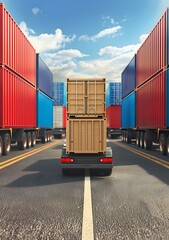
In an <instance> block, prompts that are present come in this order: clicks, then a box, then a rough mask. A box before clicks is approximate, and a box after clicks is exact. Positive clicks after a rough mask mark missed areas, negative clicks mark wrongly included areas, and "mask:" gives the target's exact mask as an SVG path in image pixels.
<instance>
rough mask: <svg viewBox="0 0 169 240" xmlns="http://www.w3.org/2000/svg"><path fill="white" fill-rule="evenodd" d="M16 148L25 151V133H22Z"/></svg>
mask: <svg viewBox="0 0 169 240" xmlns="http://www.w3.org/2000/svg"><path fill="white" fill-rule="evenodd" d="M18 147H19V149H20V150H25V149H26V147H27V137H26V133H25V132H23V133H22V138H21V140H20V141H18Z"/></svg>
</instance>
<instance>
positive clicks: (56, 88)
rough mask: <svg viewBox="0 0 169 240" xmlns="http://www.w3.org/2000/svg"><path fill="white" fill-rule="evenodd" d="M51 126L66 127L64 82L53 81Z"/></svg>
mask: <svg viewBox="0 0 169 240" xmlns="http://www.w3.org/2000/svg"><path fill="white" fill-rule="evenodd" d="M53 99H54V106H53V128H62V129H65V128H66V86H65V83H64V82H54V83H53Z"/></svg>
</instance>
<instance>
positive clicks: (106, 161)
mask: <svg viewBox="0 0 169 240" xmlns="http://www.w3.org/2000/svg"><path fill="white" fill-rule="evenodd" d="M100 162H101V163H112V162H113V158H101V159H100Z"/></svg>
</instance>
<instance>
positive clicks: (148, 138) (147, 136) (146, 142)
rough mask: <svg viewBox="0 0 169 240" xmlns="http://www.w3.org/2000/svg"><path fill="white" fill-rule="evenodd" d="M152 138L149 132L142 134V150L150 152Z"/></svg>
mask: <svg viewBox="0 0 169 240" xmlns="http://www.w3.org/2000/svg"><path fill="white" fill-rule="evenodd" d="M152 143H153V142H152V137H151V133H150V131H146V132H145V133H144V149H146V150H151V149H152Z"/></svg>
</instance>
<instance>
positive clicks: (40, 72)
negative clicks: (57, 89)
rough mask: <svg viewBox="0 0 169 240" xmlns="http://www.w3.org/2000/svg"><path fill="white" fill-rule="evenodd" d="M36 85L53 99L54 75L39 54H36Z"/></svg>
mask: <svg viewBox="0 0 169 240" xmlns="http://www.w3.org/2000/svg"><path fill="white" fill-rule="evenodd" d="M36 84H37V88H39V89H40V91H42V92H43V93H45V94H46V95H48V96H49V97H50V98H52V96H53V93H52V88H53V74H52V72H51V71H50V69H49V68H48V67H47V65H46V64H45V62H44V61H43V60H42V58H41V57H40V56H39V54H36Z"/></svg>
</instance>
